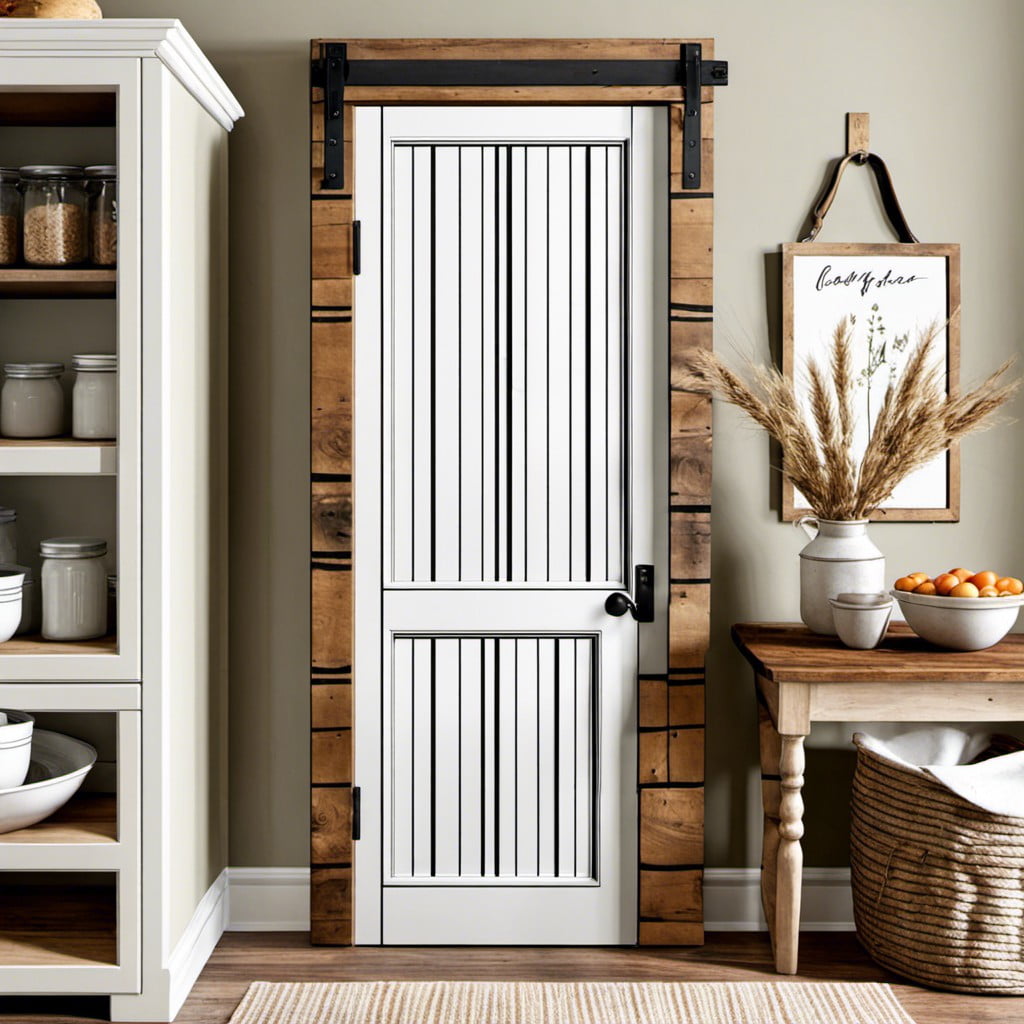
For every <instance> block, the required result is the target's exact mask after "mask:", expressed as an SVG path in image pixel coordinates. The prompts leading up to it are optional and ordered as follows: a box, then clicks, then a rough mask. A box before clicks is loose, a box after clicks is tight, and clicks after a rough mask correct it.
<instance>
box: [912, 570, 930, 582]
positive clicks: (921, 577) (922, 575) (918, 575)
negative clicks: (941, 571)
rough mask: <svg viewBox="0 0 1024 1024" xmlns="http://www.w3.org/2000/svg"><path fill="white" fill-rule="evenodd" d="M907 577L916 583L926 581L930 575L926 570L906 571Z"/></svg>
mask: <svg viewBox="0 0 1024 1024" xmlns="http://www.w3.org/2000/svg"><path fill="white" fill-rule="evenodd" d="M907 578H908V579H912V580H917V582H918V583H927V582H928V581H929V580H930V579H931V576H929V575H928V573H926V572H908V573H907Z"/></svg>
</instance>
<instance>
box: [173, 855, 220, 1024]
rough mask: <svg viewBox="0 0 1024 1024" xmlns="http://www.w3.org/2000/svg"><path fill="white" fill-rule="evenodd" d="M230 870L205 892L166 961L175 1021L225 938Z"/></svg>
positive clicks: (218, 877)
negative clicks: (223, 936) (216, 948)
mask: <svg viewBox="0 0 1024 1024" xmlns="http://www.w3.org/2000/svg"><path fill="white" fill-rule="evenodd" d="M228 870H229V869H228V868H225V869H224V870H223V871H222V872H221V873H220V874H219V875H218V876H217V879H216V881H215V882H214V883H213V885H211V886H210V888H209V889H207V890H206V894H205V895H204V896H203V898H202V899H201V900H200V901H199V906H197V907H196V912H195V913H194V914H193V915H192V920H191V921H189V923H188V925H187V926H186V927H185V931H184V932H183V933H182V936H181V938H180V939H179V940H178V944H177V945H176V946H175V947H174V949H173V950H172V951H171V956H170V958H169V960H168V961H167V972H168V975H169V979H168V980H169V983H170V1004H171V1018H172V1019H173V1018H174V1017H175V1016H176V1015H177V1013H178V1010H180V1009H181V1005H182V1003H184V1002H185V1000H186V999H187V998H188V994H189V992H191V991H192V986H193V985H194V984H195V983H196V978H198V977H199V975H200V973H201V972H202V969H203V968H204V967H205V966H206V961H207V960H209V959H210V954H211V953H212V952H213V951H214V948H215V947H216V945H217V943H218V942H219V941H220V937H221V936H222V935H223V934H224V929H225V928H226V926H227V923H228V905H229V900H230V890H229V874H228Z"/></svg>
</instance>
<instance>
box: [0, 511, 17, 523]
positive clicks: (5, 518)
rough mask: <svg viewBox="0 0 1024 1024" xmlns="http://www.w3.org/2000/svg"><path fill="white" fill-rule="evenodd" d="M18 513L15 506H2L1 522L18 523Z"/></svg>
mask: <svg viewBox="0 0 1024 1024" xmlns="http://www.w3.org/2000/svg"><path fill="white" fill-rule="evenodd" d="M17 521H18V513H17V512H16V511H15V510H14V509H13V508H3V507H0V523H16V522H17Z"/></svg>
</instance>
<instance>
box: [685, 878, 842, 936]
mask: <svg viewBox="0 0 1024 1024" xmlns="http://www.w3.org/2000/svg"><path fill="white" fill-rule="evenodd" d="M704 928H705V930H706V931H709V932H763V931H767V930H768V929H767V926H766V925H765V922H764V915H763V914H762V913H761V872H760V869H758V868H707V869H706V870H705V872H704ZM800 930H801V931H803V932H852V931H853V899H852V897H851V895H850V869H849V868H805V869H804V884H803V896H802V899H801V907H800Z"/></svg>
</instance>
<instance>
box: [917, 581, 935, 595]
mask: <svg viewBox="0 0 1024 1024" xmlns="http://www.w3.org/2000/svg"><path fill="white" fill-rule="evenodd" d="M914 593H915V594H929V595H932V594H934V593H935V584H934V583H932V581H931V580H925V581H924V583H918V585H917V586H916V587H914Z"/></svg>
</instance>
